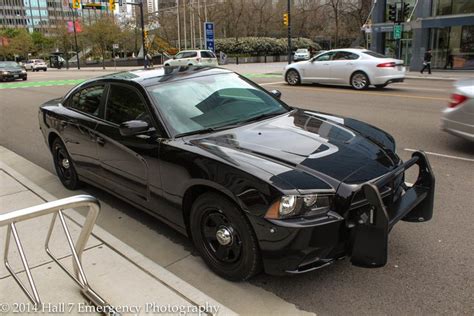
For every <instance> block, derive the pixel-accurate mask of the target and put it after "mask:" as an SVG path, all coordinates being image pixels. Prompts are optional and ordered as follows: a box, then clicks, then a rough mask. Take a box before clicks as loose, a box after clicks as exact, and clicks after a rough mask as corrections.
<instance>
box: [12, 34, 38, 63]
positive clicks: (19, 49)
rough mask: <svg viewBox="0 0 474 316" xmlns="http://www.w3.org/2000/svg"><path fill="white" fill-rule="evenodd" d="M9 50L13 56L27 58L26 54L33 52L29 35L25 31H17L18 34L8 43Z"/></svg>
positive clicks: (33, 48) (33, 47)
mask: <svg viewBox="0 0 474 316" xmlns="http://www.w3.org/2000/svg"><path fill="white" fill-rule="evenodd" d="M10 50H11V53H12V54H14V55H18V56H20V57H23V58H24V59H27V58H28V53H31V52H33V51H34V50H35V46H34V44H33V40H32V39H31V35H30V34H29V33H28V31H26V30H18V34H17V35H16V36H15V37H13V38H12V39H11V41H10Z"/></svg>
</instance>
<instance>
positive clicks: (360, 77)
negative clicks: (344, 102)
mask: <svg viewBox="0 0 474 316" xmlns="http://www.w3.org/2000/svg"><path fill="white" fill-rule="evenodd" d="M350 84H351V86H352V88H354V89H356V90H364V89H367V87H368V86H369V85H370V81H369V77H367V75H366V74H365V73H363V72H362V71H356V72H354V73H353V74H352V76H351V82H350Z"/></svg>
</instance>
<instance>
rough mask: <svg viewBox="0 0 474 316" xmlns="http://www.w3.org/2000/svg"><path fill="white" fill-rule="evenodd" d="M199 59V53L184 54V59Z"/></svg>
mask: <svg viewBox="0 0 474 316" xmlns="http://www.w3.org/2000/svg"><path fill="white" fill-rule="evenodd" d="M193 57H197V52H186V53H184V54H183V58H193Z"/></svg>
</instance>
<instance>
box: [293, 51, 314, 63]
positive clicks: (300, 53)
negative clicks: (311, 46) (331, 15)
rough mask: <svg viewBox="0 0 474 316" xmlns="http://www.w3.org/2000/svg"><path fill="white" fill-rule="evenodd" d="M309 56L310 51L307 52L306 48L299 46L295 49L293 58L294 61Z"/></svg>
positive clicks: (306, 58)
mask: <svg viewBox="0 0 474 316" xmlns="http://www.w3.org/2000/svg"><path fill="white" fill-rule="evenodd" d="M310 58H311V53H310V52H309V50H308V49H306V48H300V49H297V50H296V52H295V55H294V57H293V60H294V61H299V60H308V59H310Z"/></svg>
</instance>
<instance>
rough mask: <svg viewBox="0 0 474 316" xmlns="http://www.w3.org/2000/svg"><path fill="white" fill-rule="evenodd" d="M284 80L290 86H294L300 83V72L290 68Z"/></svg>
mask: <svg viewBox="0 0 474 316" xmlns="http://www.w3.org/2000/svg"><path fill="white" fill-rule="evenodd" d="M285 77H286V78H285V79H286V82H288V84H289V85H290V86H295V85H299V84H300V83H301V78H300V74H299V73H298V71H296V70H295V69H290V70H288V71H287V72H286V76H285Z"/></svg>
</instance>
